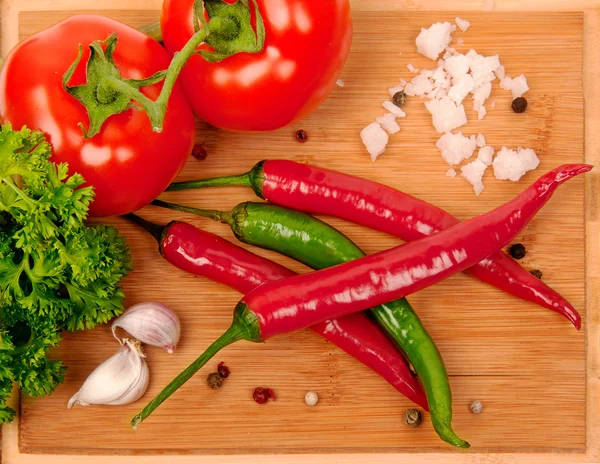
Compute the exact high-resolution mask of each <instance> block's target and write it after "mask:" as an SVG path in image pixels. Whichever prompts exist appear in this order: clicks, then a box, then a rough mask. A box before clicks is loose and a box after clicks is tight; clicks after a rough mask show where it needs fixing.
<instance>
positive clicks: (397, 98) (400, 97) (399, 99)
mask: <svg viewBox="0 0 600 464" xmlns="http://www.w3.org/2000/svg"><path fill="white" fill-rule="evenodd" d="M392 101H393V102H394V105H396V106H398V107H400V106H402V105H404V104H405V103H406V92H404V90H400V92H396V93H395V94H394V96H393V97H392Z"/></svg>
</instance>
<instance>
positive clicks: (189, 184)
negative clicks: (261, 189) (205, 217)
mask: <svg viewBox="0 0 600 464" xmlns="http://www.w3.org/2000/svg"><path fill="white" fill-rule="evenodd" d="M204 187H252V184H251V182H250V172H245V173H244V174H237V175H235V176H221V177H211V178H209V179H198V180H188V181H184V182H173V183H172V184H171V185H169V187H167V191H168V192H171V191H178V190H189V189H195V188H204Z"/></svg>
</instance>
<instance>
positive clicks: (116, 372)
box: [67, 338, 150, 409]
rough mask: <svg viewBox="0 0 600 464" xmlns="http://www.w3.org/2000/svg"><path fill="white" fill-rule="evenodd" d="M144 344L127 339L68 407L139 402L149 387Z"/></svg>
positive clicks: (97, 370)
mask: <svg viewBox="0 0 600 464" xmlns="http://www.w3.org/2000/svg"><path fill="white" fill-rule="evenodd" d="M145 357H146V355H145V354H144V352H143V349H142V344H141V343H140V342H139V341H138V340H130V339H127V338H124V339H123V341H122V346H121V348H120V349H119V351H118V352H117V353H116V354H115V355H113V356H111V357H110V358H108V359H107V360H106V361H104V362H103V363H102V364H100V365H99V366H98V367H97V368H96V369H94V371H93V372H92V373H91V374H90V375H89V376H88V378H87V379H86V380H85V382H83V385H82V386H81V388H80V389H79V391H78V392H77V393H75V394H74V395H73V396H72V397H71V399H70V400H69V403H68V404H67V408H69V409H71V408H72V407H73V406H74V405H76V404H79V405H81V406H89V405H90V404H106V405H113V406H116V405H123V404H129V403H133V402H134V401H136V400H138V399H140V398H141V397H142V395H143V394H144V393H146V389H147V388H148V381H149V379H150V375H149V370H148V364H147V363H146V360H145V359H144V358H145Z"/></svg>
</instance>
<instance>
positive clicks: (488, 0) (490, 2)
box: [481, 0, 494, 11]
mask: <svg viewBox="0 0 600 464" xmlns="http://www.w3.org/2000/svg"><path fill="white" fill-rule="evenodd" d="M481 9H482V10H483V11H492V10H493V9H494V0H485V3H484V4H483V6H482V7H481Z"/></svg>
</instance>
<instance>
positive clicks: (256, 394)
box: [252, 387, 275, 404]
mask: <svg viewBox="0 0 600 464" xmlns="http://www.w3.org/2000/svg"><path fill="white" fill-rule="evenodd" d="M252 398H254V401H256V402H257V403H258V404H265V403H266V402H267V401H269V400H270V399H271V400H273V401H275V393H273V390H271V389H270V388H263V387H256V388H255V389H254V391H253V392H252Z"/></svg>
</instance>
